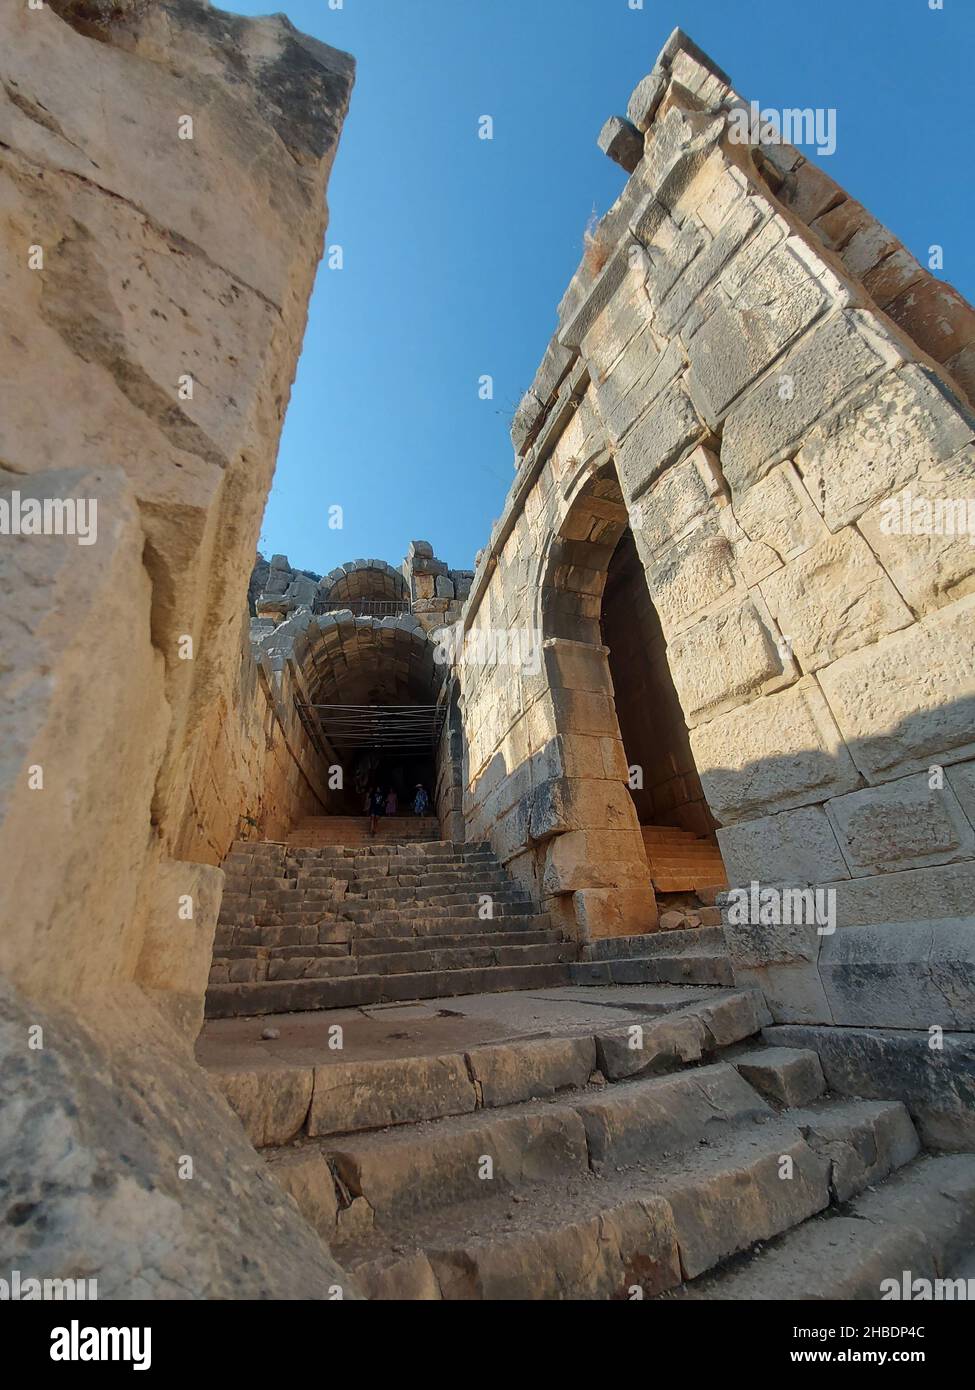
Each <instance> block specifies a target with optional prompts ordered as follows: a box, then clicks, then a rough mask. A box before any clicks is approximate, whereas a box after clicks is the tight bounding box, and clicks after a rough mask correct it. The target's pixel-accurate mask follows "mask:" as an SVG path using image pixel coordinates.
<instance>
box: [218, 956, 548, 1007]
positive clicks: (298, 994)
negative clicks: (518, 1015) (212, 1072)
mask: <svg viewBox="0 0 975 1390" xmlns="http://www.w3.org/2000/svg"><path fill="white" fill-rule="evenodd" d="M569 970H570V966H569V965H567V964H564V965H562V964H554V965H494V966H483V967H481V968H478V969H473V970H439V971H430V972H426V973H422V974H412V975H411V974H407V975H390V976H383V975H356V976H352V977H350V978H349V979H344V980H294V981H281V982H277V981H275V982H273V983H272V982H268V983H264V984H217V985H211V986H210V988H209V989H208V990H207V996H206V1016H207V1018H241V1017H245V1018H249V1017H256V1016H259V1015H265V1014H286V1013H304V1012H306V1011H309V1010H317V1009H349V1008H359V1007H361V1006H362V1005H365V1004H384V1003H394V1002H399V1003H402V1002H405V1001H407V1000H414V999H415V1000H420V999H448V998H451V997H452V996H454V995H458V994H491V993H494V992H502V991H506V990H513V989H551V988H555V987H556V986H559V985H567V984H570V983H571V978H570V975H569Z"/></svg>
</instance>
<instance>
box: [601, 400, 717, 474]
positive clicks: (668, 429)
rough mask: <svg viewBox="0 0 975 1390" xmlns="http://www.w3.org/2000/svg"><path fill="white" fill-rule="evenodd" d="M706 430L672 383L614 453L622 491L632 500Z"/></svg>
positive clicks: (688, 402) (694, 411)
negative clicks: (615, 453)
mask: <svg viewBox="0 0 975 1390" xmlns="http://www.w3.org/2000/svg"><path fill="white" fill-rule="evenodd" d="M705 433H706V430H705V426H704V425H703V424H702V422H701V420H700V418H699V416H698V414H697V411H696V410H695V409H694V406H693V405H692V404H691V400H690V397H689V396H688V394H687V391H686V389H685V388H684V387H683V386H682V385H681V383H680V382H677V383H675V384H674V385H673V386H671V387H669V388H668V390H666V391H665V392H664V394H663V395H662V396H660V397H659V398H658V400H657V401H656V402H655V404H654V405H653V407H652V408H651V409H650V410H648V411H647V412H646V414H645V415H643V416H642V417H641V418H640V419H639V420H638V421H637V423H636V424H635V425H634V426H633V428H632V429H631V430H630V431H629V432H628V434H627V435H626V437H625V439H624V440H623V441H622V443H621V444H620V447H619V450H618V452H617V455H616V465H617V468H618V469H619V474H620V480H621V482H622V485H623V492H624V495H625V496H626V497H627V498H628V499H629V500H631V501H632V500H634V499H636V498H637V497H639V495H640V494H641V493H642V492H644V491H645V489H646V488H647V487H648V486H649V485H650V484H651V483H652V482H653V481H654V479H655V478H657V477H659V475H660V474H661V473H662V472H663V470H664V469H665V468H666V467H667V465H668V464H669V463H672V462H674V460H676V459H677V458H679V457H680V455H681V454H682V453H683V452H684V451H685V450H686V449H688V448H689V447H690V445H692V444H694V443H696V442H697V441H698V440H700V439H703V437H704V435H705Z"/></svg>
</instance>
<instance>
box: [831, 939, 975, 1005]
mask: <svg viewBox="0 0 975 1390" xmlns="http://www.w3.org/2000/svg"><path fill="white" fill-rule="evenodd" d="M819 972H820V975H821V976H822V980H823V986H824V988H825V990H826V994H827V997H828V999H829V1002H830V1008H831V1012H832V1021H833V1022H834V1023H841V1024H846V1025H849V1026H854V1027H864V1028H870V1027H891V1026H897V1027H900V1028H931V1027H932V1026H937V1027H940V1028H943V1029H945V1030H950V1029H956V1028H962V1029H971V1028H972V1027H973V1026H975V931H973V929H972V926H971V923H970V922H965V921H951V920H938V921H934V922H932V921H922V922H883V923H880V924H878V925H877V926H868V927H851V928H848V929H846V930H842V931H838V932H836V933H835V935H834V936H831V937H827V938H826V939H825V940H824V942H823V948H822V951H821V952H820V957H819Z"/></svg>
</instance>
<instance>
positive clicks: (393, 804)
mask: <svg viewBox="0 0 975 1390" xmlns="http://www.w3.org/2000/svg"><path fill="white" fill-rule="evenodd" d="M386 814H387V816H395V815H398V814H399V797H398V796H397V795H396V788H395V787H390V789H389V792H388V794H387V796H386Z"/></svg>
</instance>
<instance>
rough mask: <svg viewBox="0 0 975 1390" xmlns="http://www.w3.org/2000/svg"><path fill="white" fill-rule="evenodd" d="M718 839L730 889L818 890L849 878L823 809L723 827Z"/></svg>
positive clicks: (805, 809)
mask: <svg viewBox="0 0 975 1390" xmlns="http://www.w3.org/2000/svg"><path fill="white" fill-rule="evenodd" d="M717 835H718V844H719V845H720V847H721V858H722V859H723V860H724V865H725V868H726V869H727V871H728V881H729V883H730V884H731V886H732V887H735V886H736V885H738V886H744V885H748V884H750V883H751V882H753V881H754V882H757V883H768V884H775V883H788V884H816V883H822V882H823V880H824V879H827V880H828V879H838V878H845V877H847V875H848V873H849V870H848V869H847V866H846V860H845V859H844V858H843V855H842V853H841V851H840V847H839V845H838V844H837V842H836V836H835V834H834V832H833V828H832V826H831V825H830V823H829V821H828V819H827V817H826V813H825V811H824V810H823V809H822V807H819V806H802V807H800V808H799V809H798V810H795V811H782V812H780V814H779V815H776V816H760V817H759V818H758V819H757V820H751V821H741V822H739V824H737V825H726V826H723V827H719V829H718V832H717Z"/></svg>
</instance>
